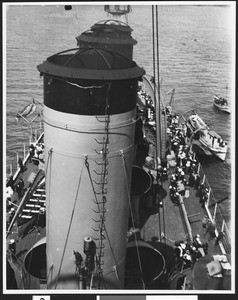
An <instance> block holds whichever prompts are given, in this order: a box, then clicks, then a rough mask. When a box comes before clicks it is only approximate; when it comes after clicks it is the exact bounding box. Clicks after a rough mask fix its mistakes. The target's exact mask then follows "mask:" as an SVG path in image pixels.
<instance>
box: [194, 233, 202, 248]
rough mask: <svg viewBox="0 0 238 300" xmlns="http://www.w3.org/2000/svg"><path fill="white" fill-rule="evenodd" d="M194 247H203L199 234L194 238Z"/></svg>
mask: <svg viewBox="0 0 238 300" xmlns="http://www.w3.org/2000/svg"><path fill="white" fill-rule="evenodd" d="M193 246H194V247H195V248H200V247H202V242H201V240H200V235H199V234H196V235H195V236H194V238H193Z"/></svg>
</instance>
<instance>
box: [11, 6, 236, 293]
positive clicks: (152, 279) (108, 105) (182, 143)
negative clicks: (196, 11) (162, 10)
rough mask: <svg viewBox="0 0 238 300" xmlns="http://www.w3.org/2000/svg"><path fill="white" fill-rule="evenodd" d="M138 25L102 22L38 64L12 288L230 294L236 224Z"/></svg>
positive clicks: (17, 193)
mask: <svg viewBox="0 0 238 300" xmlns="http://www.w3.org/2000/svg"><path fill="white" fill-rule="evenodd" d="M108 11H109V8H108V7H107V12H108ZM152 12H153V14H154V16H155V19H156V18H157V17H158V12H157V7H156V8H155V7H154V6H153V7H152ZM131 32H132V29H131V28H130V27H129V26H128V25H127V24H125V23H123V22H119V21H118V20H117V21H114V20H106V21H104V22H99V23H97V24H95V25H93V26H92V28H91V29H90V30H89V31H87V32H83V33H82V34H81V35H80V36H78V37H77V38H76V39H77V44H78V48H74V49H69V50H66V51H62V52H60V53H57V54H54V55H52V56H50V57H48V58H47V59H46V61H45V62H43V63H42V64H40V65H38V66H37V69H38V70H39V72H40V75H41V76H42V77H43V81H44V106H43V111H42V113H40V115H42V118H43V122H44V127H43V128H41V129H39V131H38V133H36V134H35V135H34V137H31V141H30V145H29V152H28V153H27V155H26V156H25V157H24V159H23V161H22V162H21V163H19V166H18V168H17V170H16V172H15V173H14V174H13V175H12V176H10V177H9V178H8V180H7V184H6V211H7V218H6V236H7V242H6V246H7V255H6V272H7V276H6V278H7V286H6V289H7V290H14V289H24V290H43V289H46V290H47V291H49V290H56V289H57V290H64V291H67V290H74V291H75V290H86V289H87V290H100V293H102V292H103V290H111V291H112V292H113V291H115V290H119V289H120V290H128V289H130V290H137V292H136V293H138V290H146V289H150V290H155V291H156V292H158V291H159V290H211V289H212V290H231V256H230V255H231V240H230V235H229V230H228V227H227V225H226V222H225V220H224V218H222V217H221V215H220V214H219V209H218V208H219V207H218V203H215V199H213V198H212V193H211V187H210V185H209V183H208V181H207V180H206V176H205V174H204V172H203V170H202V167H201V165H200V163H199V161H198V159H197V158H196V155H195V153H194V152H193V149H192V147H191V145H190V144H189V141H188V140H187V139H186V136H185V131H186V126H185V125H184V124H179V117H178V115H177V114H176V113H174V112H173V111H172V108H171V106H170V105H169V106H167V107H164V109H163V107H162V104H161V103H162V101H160V100H161V99H160V90H159V85H158V84H157V85H156V82H159V80H156V78H154V77H153V76H148V75H147V74H145V70H144V69H142V68H140V67H139V66H138V65H137V64H136V63H135V62H134V61H133V60H132V57H133V53H132V50H133V45H134V44H135V40H134V39H133V38H132V37H131ZM155 36H156V35H155ZM157 42H158V41H157ZM82 44H83V45H82ZM118 44H119V45H120V47H118ZM108 49H110V50H108ZM173 93H174V90H173ZM170 104H171V103H170ZM199 199H200V200H199ZM214 203H215V205H212V204H214ZM201 204H202V205H201ZM214 241H215V242H216V243H214ZM208 279H209V280H208Z"/></svg>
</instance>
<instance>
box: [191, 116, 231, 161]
mask: <svg viewBox="0 0 238 300" xmlns="http://www.w3.org/2000/svg"><path fill="white" fill-rule="evenodd" d="M187 126H188V127H189V129H190V130H191V138H194V139H195V140H198V141H199V142H200V143H201V146H202V147H205V148H207V149H208V150H209V151H210V152H211V153H212V154H213V155H215V156H217V157H218V158H220V159H221V160H223V161H224V160H225V159H226V153H227V143H226V142H225V141H224V140H223V139H222V137H221V136H220V135H219V134H218V133H216V132H215V131H213V130H209V127H208V125H207V124H206V123H205V122H204V121H203V120H202V118H201V117H199V116H198V115H197V114H193V115H191V116H190V117H189V118H188V121H187Z"/></svg>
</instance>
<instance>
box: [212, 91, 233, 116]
mask: <svg viewBox="0 0 238 300" xmlns="http://www.w3.org/2000/svg"><path fill="white" fill-rule="evenodd" d="M213 104H214V106H215V107H216V108H218V109H219V110H221V111H223V112H225V113H228V114H230V113H231V108H230V106H229V105H228V102H227V100H226V99H225V98H223V97H220V96H217V95H215V96H214V100H213Z"/></svg>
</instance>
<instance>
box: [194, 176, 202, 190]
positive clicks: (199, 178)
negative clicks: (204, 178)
mask: <svg viewBox="0 0 238 300" xmlns="http://www.w3.org/2000/svg"><path fill="white" fill-rule="evenodd" d="M200 181H201V176H200V175H199V174H198V173H197V174H195V183H194V189H195V190H197V189H198V187H199V185H200Z"/></svg>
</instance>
